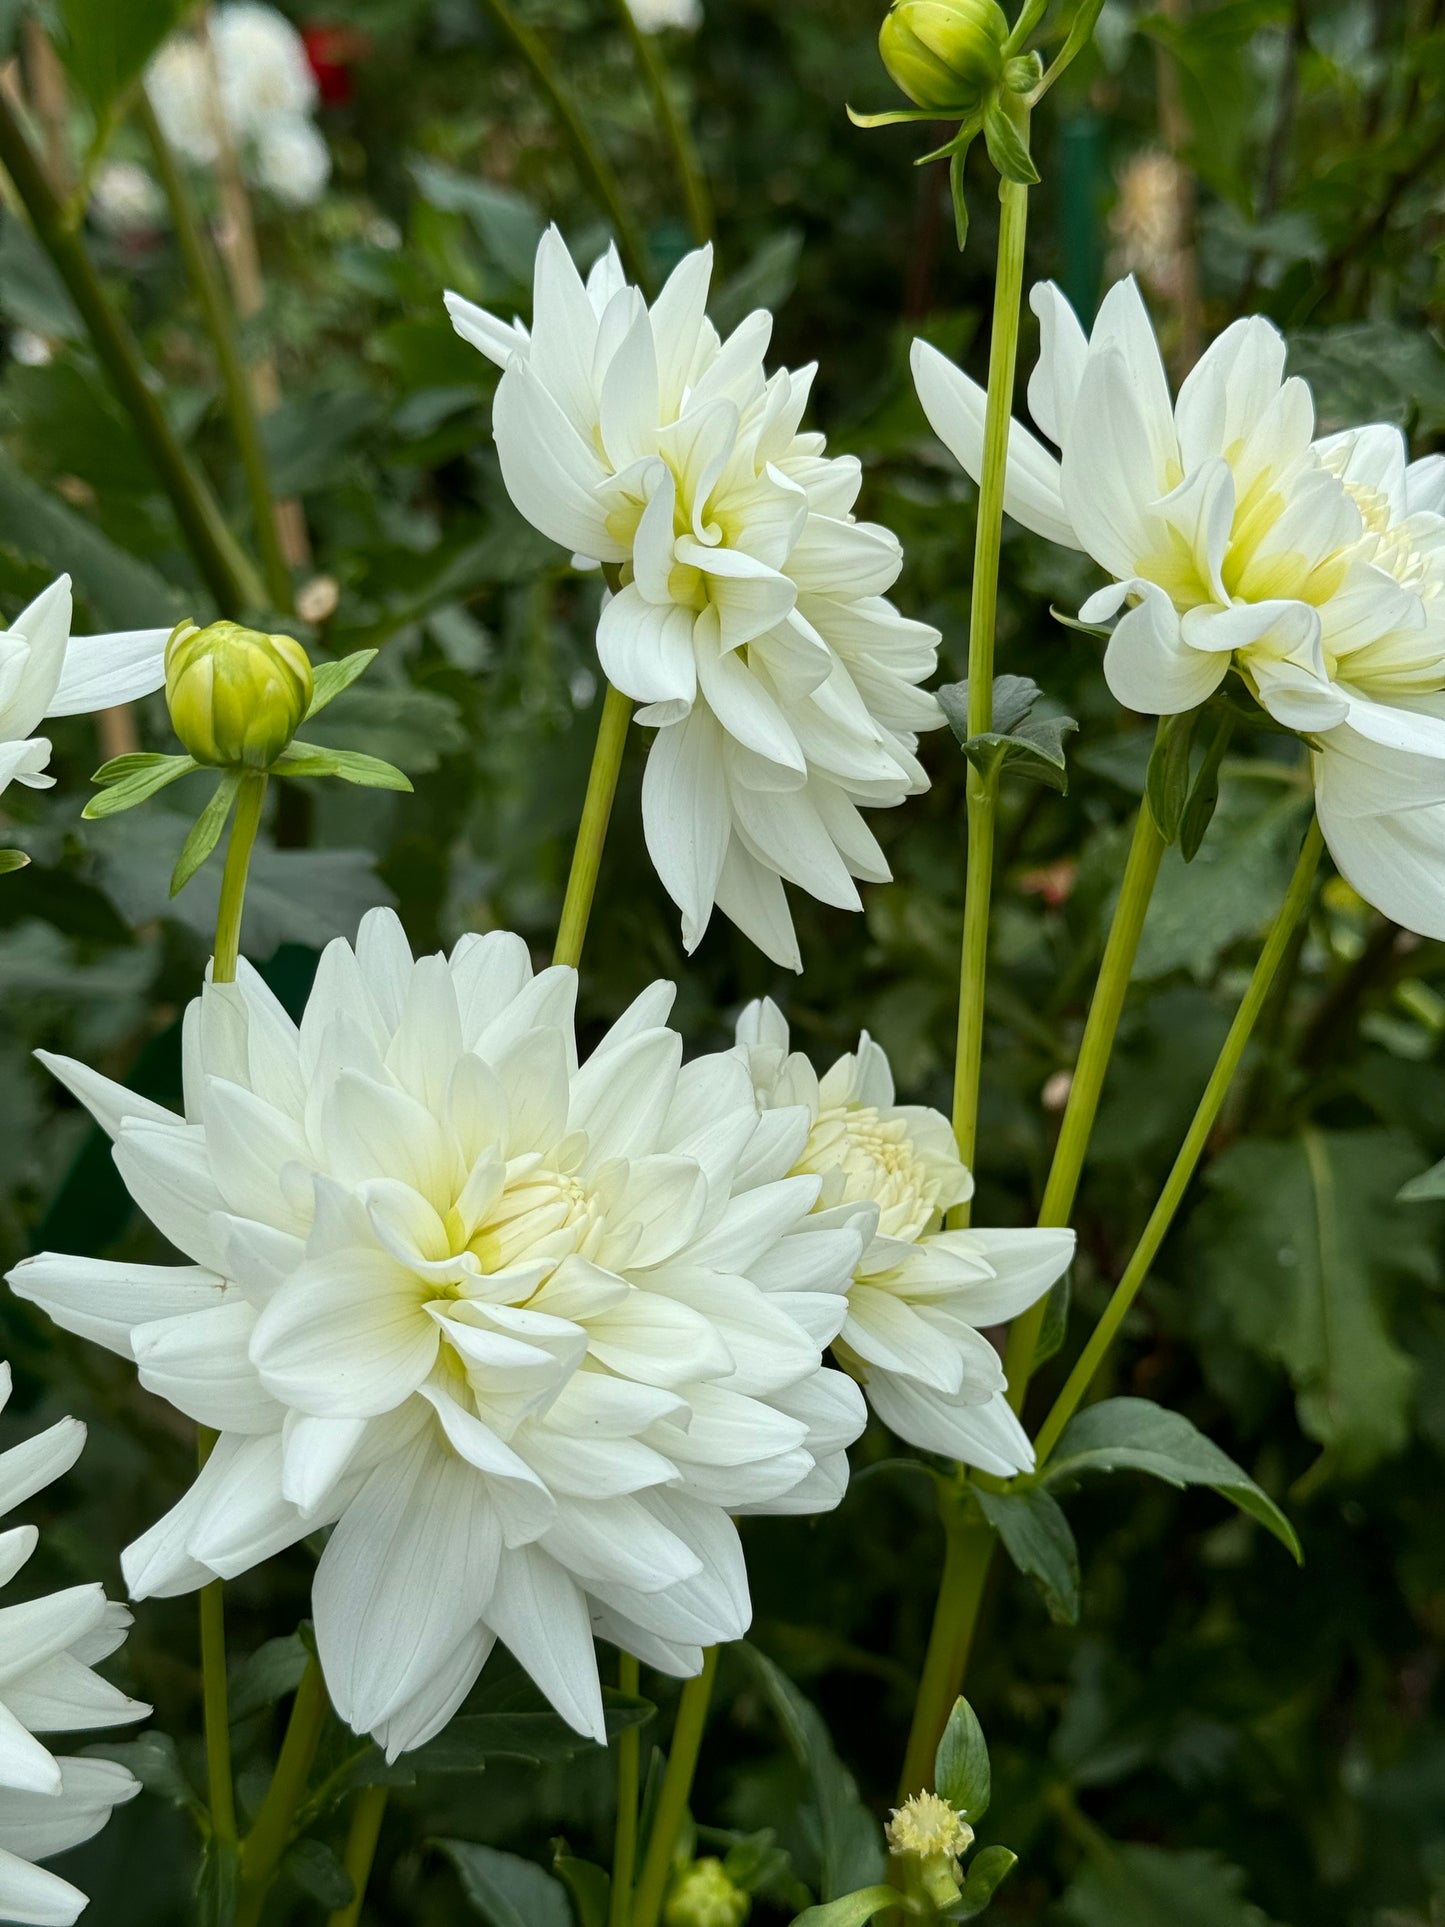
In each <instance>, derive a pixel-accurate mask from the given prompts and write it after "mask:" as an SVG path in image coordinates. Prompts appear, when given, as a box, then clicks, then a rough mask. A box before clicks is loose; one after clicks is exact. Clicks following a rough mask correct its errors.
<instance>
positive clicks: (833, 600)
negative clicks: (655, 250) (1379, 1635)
mask: <svg viewBox="0 0 1445 1927" xmlns="http://www.w3.org/2000/svg"><path fill="white" fill-rule="evenodd" d="M711 272H712V253H711V250H710V249H708V248H703V249H700V250H699V251H698V252H697V253H695V254H691V255H689V256H687V258H686V259H685V260H684V261H682V262H681V264H680V265H679V266H678V267H677V268H676V270H675V271H674V272H673V274H672V276H671V278H670V279H669V281H668V283H667V285H666V287H665V288H664V289H663V291H662V293H661V294H660V295H659V296H658V298H657V300H656V302H655V303H654V304H653V305H652V308H651V309H650V310H649V308H648V305H647V303H646V301H645V300H644V299H643V297H642V295H641V294H640V293H639V291H638V290H637V289H636V288H633V287H631V286H629V285H628V284H627V282H626V281H625V280H624V278H623V274H622V269H621V267H620V265H619V263H618V259H617V255H616V252H615V251H609V252H608V253H607V254H605V255H604V256H603V257H602V259H601V260H600V261H599V262H598V263H597V265H596V266H595V267H594V268H593V270H592V272H591V274H590V275H589V277H588V279H587V283H586V286H585V287H584V286H583V283H582V281H581V279H580V278H579V276H578V274H577V271H576V269H575V268H574V267H573V265H572V261H571V258H570V256H569V255H568V253H567V249H566V245H565V244H564V242H563V240H562V237H561V236H560V235H559V234H558V233H557V231H556V230H555V229H552V230H551V231H549V233H548V234H547V235H546V236H544V238H543V240H542V243H541V246H540V247H539V249H538V252H537V268H536V285H535V289H534V294H533V311H532V329H531V332H530V333H529V332H528V330H527V329H526V328H524V327H523V326H522V324H521V323H520V322H517V321H514V322H511V323H504V322H501V321H498V320H496V319H495V318H494V317H493V316H491V315H489V314H487V313H485V312H484V311H483V310H482V309H480V308H477V307H475V306H473V304H472V303H471V302H468V301H464V300H462V298H461V297H460V296H459V295H455V294H449V295H448V296H447V307H448V310H449V312H450V314H451V317H452V321H453V324H454V325H455V327H456V329H457V332H458V333H459V334H461V335H462V336H463V337H464V338H465V339H466V340H468V341H470V342H471V343H472V344H473V345H474V346H475V347H477V348H479V349H480V350H481V352H482V353H483V354H485V355H486V356H488V358H489V359H490V360H492V361H494V362H496V363H497V364H498V366H500V367H501V368H503V369H504V370H505V372H504V374H503V376H502V380H501V383H500V385H499V387H498V390H497V397H496V402H495V406H494V409H493V426H494V432H495V435H496V440H497V451H498V454H499V456H500V458H501V465H502V474H503V477H504V479H505V481H506V484H507V488H508V490H509V492H510V494H511V496H512V499H513V501H514V502H515V503H516V504H517V506H518V508H519V509H520V510H521V511H522V513H523V514H524V515H525V516H526V517H527V519H528V520H529V521H530V522H531V523H532V524H533V525H534V526H535V527H536V528H538V529H540V530H542V532H543V533H544V534H546V535H550V536H551V537H552V538H553V540H554V541H557V542H561V543H562V544H563V545H564V546H566V547H568V548H570V549H572V550H574V551H576V552H577V554H578V555H579V556H580V557H583V558H586V559H588V560H590V561H593V562H601V563H604V564H608V565H611V566H612V567H614V568H615V569H616V570H618V571H620V575H619V577H618V593H617V594H615V595H614V596H612V597H611V598H610V599H609V601H608V603H607V605H606V607H605V608H604V610H603V614H602V620H601V624H600V626H599V629H598V636H597V645H598V654H599V656H600V658H601V662H602V667H603V669H604V671H605V672H606V674H607V676H608V677H609V678H610V680H611V681H612V682H613V683H614V684H615V685H616V686H617V688H618V689H620V690H622V691H623V692H624V693H625V694H626V695H628V696H630V697H632V698H633V699H634V700H635V701H637V702H638V703H640V704H642V705H643V707H642V708H641V709H640V710H639V711H638V715H637V720H638V721H639V722H640V723H642V724H644V725H648V726H651V727H653V728H656V729H657V731H658V735H657V737H656V739H655V741H654V742H653V744H652V748H651V752H650V755H649V760H648V765H647V774H646V779H645V782H644V787H643V821H644V827H645V830H646V835H647V844H648V849H649V850H650V852H651V854H652V858H653V861H654V863H655V864H656V865H657V869H658V873H659V875H660V876H661V878H662V880H663V882H664V884H665V885H666V886H667V889H668V891H669V893H670V894H671V896H672V898H673V900H674V902H675V903H677V904H678V906H679V908H680V909H681V911H682V928H683V938H684V941H685V943H686V945H687V948H688V949H689V950H692V949H694V948H695V947H696V946H697V944H698V943H699V942H700V941H701V939H702V936H703V932H704V931H705V930H706V928H707V924H708V920H709V917H710V916H711V913H712V909H713V905H714V904H715V903H716V904H717V906H718V907H719V908H720V909H722V910H723V912H724V913H725V914H726V915H727V916H729V917H731V918H732V920H733V921H734V922H735V923H736V924H738V925H739V927H740V928H741V929H742V930H744V931H745V932H746V933H747V935H748V936H749V937H751V938H752V940H753V941H754V942H755V943H756V944H758V946H759V947H760V948H761V949H763V950H765V951H766V952H767V954H768V955H769V956H770V957H772V958H774V959H775V960H776V961H777V962H779V963H783V964H787V965H790V966H791V967H792V968H794V969H800V968H801V960H800V958H799V955H798V946H797V939H796V937H795V935H794V931H793V924H792V918H791V916H790V914H789V911H788V906H787V900H786V896H785V894H784V890H783V880H784V879H786V880H787V881H789V882H792V883H795V884H797V885H798V886H799V887H800V888H802V889H805V890H807V891H809V892H810V893H811V894H812V895H814V896H816V897H819V898H821V899H822V901H823V902H825V903H831V904H835V905H837V906H839V907H841V908H844V909H858V908H859V907H860V899H859V896H858V891H857V888H856V886H855V883H854V879H855V878H862V879H864V880H867V881H870V882H883V881H886V880H887V878H888V876H889V870H888V865H887V863H886V861H885V859H884V856H883V853H882V851H881V850H880V849H879V847H878V844H877V842H876V840H875V839H874V837H873V835H872V832H871V831H870V830H869V829H868V827H867V825H866V823H865V822H864V820H863V817H862V815H861V814H860V806H862V807H867V808H888V807H891V806H893V805H895V804H897V803H901V802H902V801H903V799H904V798H905V797H907V796H910V795H913V794H916V793H917V792H918V791H920V790H923V789H926V788H927V786H928V779H927V777H926V776H925V774H924V772H923V770H922V768H921V767H920V765H919V763H918V760H917V757H916V755H915V749H916V743H917V732H918V731H919V730H921V729H929V728H932V727H934V726H935V725H936V724H937V723H938V722H939V721H940V720H941V712H940V711H939V709H938V705H937V703H936V702H935V700H934V698H933V697H932V696H930V695H927V694H925V693H924V692H923V691H922V690H921V689H920V688H919V687H918V685H919V684H920V683H921V682H923V681H924V680H925V679H926V678H927V677H928V676H930V675H931V674H932V673H933V670H934V667H935V665H936V661H937V652H938V642H939V637H938V632H937V631H936V630H934V629H931V628H929V627H928V626H927V625H926V624H924V623H920V622H910V621H907V620H906V619H905V618H904V617H902V616H900V615H899V614H898V612H897V610H896V609H895V608H894V607H893V605H892V604H891V603H890V602H888V601H887V600H885V591H886V590H887V589H888V588H890V587H891V585H892V584H893V582H894V580H895V579H896V577H897V575H898V572H899V570H900V568H901V567H902V560H903V558H902V551H901V549H900V547H899V544H898V541H897V539H896V537H894V536H893V535H892V534H890V533H889V531H888V530H887V529H884V528H879V527H877V526H876V525H874V524H871V523H863V522H858V521H855V520H854V517H853V513H852V510H853V504H854V502H855V501H856V499H857V496H858V490H859V487H860V485H861V479H862V475H861V469H860V466H859V464H858V462H857V460H856V459H855V458H853V457H851V456H843V457H837V458H833V459H830V458H828V457H827V456H826V455H825V453H824V440H823V437H822V436H821V435H818V434H805V433H801V432H800V431H799V426H798V425H799V422H800V421H801V419H802V415H803V410H804V408H805V406H806V403H807V399H808V390H809V387H810V386H811V383H812V377H813V372H814V371H813V370H812V369H806V370H804V371H803V372H802V373H800V374H794V373H792V372H790V371H789V370H787V369H779V370H778V372H777V373H776V374H774V375H773V376H772V377H771V379H769V378H768V376H767V375H766V374H765V372H764V368H763V357H764V355H765V353H766V350H767V345H768V340H769V337H770V334H771V331H772V317H771V316H770V315H769V314H767V313H766V312H764V311H762V310H759V311H758V312H757V313H755V314H753V315H751V316H749V318H748V319H747V320H746V321H744V322H743V323H742V324H741V325H740V326H739V327H738V328H737V329H736V330H735V331H734V332H733V334H732V335H731V336H730V337H729V338H728V339H727V341H726V342H723V341H721V340H720V339H719V337H718V334H717V331H716V330H715V329H714V328H713V326H712V325H711V323H710V322H709V321H708V320H707V318H706V315H705V312H704V311H705V306H706V302H707V293H708V284H709V279H710V276H711Z"/></svg>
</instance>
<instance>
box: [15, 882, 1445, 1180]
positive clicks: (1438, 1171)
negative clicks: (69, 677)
mask: <svg viewBox="0 0 1445 1927" xmlns="http://www.w3.org/2000/svg"><path fill="white" fill-rule="evenodd" d="M12 854H14V855H18V854H19V852H18V851H15V852H12ZM1395 1195H1396V1197H1397V1199H1398V1201H1399V1202H1400V1203H1401V1204H1434V1203H1436V1202H1437V1201H1438V1200H1439V1199H1441V1198H1445V1158H1442V1159H1441V1160H1440V1162H1439V1163H1438V1164H1432V1165H1431V1166H1430V1169H1429V1170H1428V1171H1422V1172H1421V1173H1420V1175H1419V1176H1418V1177H1414V1178H1411V1179H1409V1180H1408V1182H1407V1183H1405V1184H1402V1185H1401V1186H1400V1189H1399V1191H1398V1192H1397V1193H1396V1194H1395Z"/></svg>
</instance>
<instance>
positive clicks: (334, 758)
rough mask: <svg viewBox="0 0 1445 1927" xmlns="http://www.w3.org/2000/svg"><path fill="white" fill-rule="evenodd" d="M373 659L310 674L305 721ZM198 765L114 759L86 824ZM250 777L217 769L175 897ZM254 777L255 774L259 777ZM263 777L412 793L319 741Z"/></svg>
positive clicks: (369, 761) (363, 652) (151, 757)
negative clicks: (336, 781)
mask: <svg viewBox="0 0 1445 1927" xmlns="http://www.w3.org/2000/svg"><path fill="white" fill-rule="evenodd" d="M376 653H377V652H376V651H375V650H374V649H358V650H357V651H356V652H355V653H354V654H352V655H349V656H344V657H342V659H341V660H340V661H339V662H328V663H323V664H322V665H321V666H320V667H319V668H318V669H317V670H316V672H315V676H314V688H313V693H312V697H311V705H310V707H309V709H308V710H307V711H306V718H305V720H306V721H307V722H310V720H311V718H312V717H313V716H316V715H318V714H319V713H320V711H321V710H323V709H325V708H326V706H327V704H328V703H331V702H334V701H335V699H336V698H337V697H338V696H339V695H340V694H341V693H342V691H343V690H345V689H349V688H350V686H351V685H352V683H354V682H355V681H356V679H357V677H358V676H359V675H360V674H361V673H362V671H363V670H364V669H365V668H367V667H368V665H369V664H370V663H372V662H373V661H374V660H375V658H376ZM201 767H202V765H201V764H200V763H198V762H197V761H196V759H195V757H193V756H164V755H159V754H156V753H154V752H149V751H142V752H140V753H137V754H134V755H129V756H116V757H114V758H112V760H111V761H110V762H108V763H107V764H105V765H104V767H103V768H101V769H98V770H97V771H96V773H95V777H94V779H93V780H94V781H95V782H96V783H97V784H99V785H100V794H99V795H97V796H92V797H91V799H90V801H89V802H88V803H87V804H86V806H85V808H84V810H83V811H82V812H81V814H82V816H85V817H88V818H90V819H91V820H94V819H96V818H100V817H107V816H119V815H120V813H121V812H122V811H123V810H131V809H134V808H135V807H136V805H137V804H138V803H144V802H146V801H148V800H149V798H151V797H152V796H155V795H157V794H158V793H159V792H160V791H161V790H163V789H165V788H167V787H168V786H169V785H170V784H172V783H174V782H176V781H177V780H178V779H179V778H180V777H182V776H189V775H190V773H191V771H192V770H196V769H200V768H201ZM250 773H251V772H247V771H243V770H239V769H227V770H222V771H221V773H220V781H219V782H218V783H217V785H216V789H215V793H214V794H213V795H212V797H211V800H210V802H209V803H207V804H206V806H205V808H204V809H203V810H202V811H201V813H200V815H199V816H198V817H197V818H196V820H195V822H194V824H193V825H192V826H191V832H190V835H189V836H188V837H187V838H186V840H185V843H184V844H183V845H182V848H181V853H180V856H179V857H178V859H177V861H176V867H175V871H174V873H173V874H172V877H171V895H172V896H173V897H174V896H178V895H179V894H180V892H181V891H182V890H183V889H184V888H185V887H186V885H187V884H188V883H189V882H190V880H191V878H192V877H193V876H194V875H195V874H196V872H197V870H199V869H200V867H201V865H202V864H203V863H204V862H205V860H206V858H207V857H208V856H209V855H210V854H211V852H212V851H213V850H214V849H215V847H216V845H217V844H218V843H219V842H220V840H221V835H222V833H223V831H224V830H225V827H226V823H227V821H228V819H229V818H230V814H231V810H232V807H233V806H234V804H235V801H236V796H237V793H238V792H239V790H240V787H241V784H242V783H243V782H244V781H245V780H246V777H247V775H248V774H250ZM254 773H255V774H258V775H259V774H261V773H262V772H260V771H257V772H254ZM265 774H268V775H270V774H275V775H277V776H289V777H309V776H337V777H340V779H341V780H342V782H344V783H355V784H358V785H359V786H360V787H362V788H363V789H383V790H409V789H410V788H411V780H410V778H409V777H407V776H405V775H404V774H403V773H402V771H401V770H399V769H397V768H396V766H395V765H394V764H392V763H387V762H383V761H382V759H381V758H380V757H379V756H367V755H364V754H363V753H362V752H361V751H359V750H352V749H327V748H324V747H323V746H322V745H320V744H318V743H303V742H300V741H292V742H290V743H288V744H287V746H286V748H285V749H283V750H282V752H281V754H280V755H279V756H278V757H277V759H276V761H275V762H274V763H273V764H272V765H271V768H270V770H269V771H267V772H265ZM12 867H18V866H12Z"/></svg>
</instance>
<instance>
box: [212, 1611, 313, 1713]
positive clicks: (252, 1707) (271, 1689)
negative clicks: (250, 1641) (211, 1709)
mask: <svg viewBox="0 0 1445 1927" xmlns="http://www.w3.org/2000/svg"><path fill="white" fill-rule="evenodd" d="M309 1657H310V1655H309V1652H308V1650H307V1647H306V1642H305V1641H304V1640H303V1639H302V1638H301V1636H300V1634H299V1633H287V1634H286V1635H285V1637H284V1638H281V1639H268V1640H266V1641H265V1642H264V1643H263V1644H262V1645H260V1646H258V1647H257V1648H256V1650H255V1652H254V1653H252V1654H250V1655H249V1657H248V1658H247V1659H246V1661H245V1663H244V1665H243V1666H242V1667H241V1669H240V1671H239V1672H238V1673H237V1674H236V1677H235V1678H234V1679H233V1680H232V1681H231V1692H230V1714H231V1721H232V1724H234V1723H235V1722H236V1721H237V1720H244V1719H247V1718H249V1716H250V1715H251V1714H252V1713H259V1712H261V1711H262V1710H263V1708H265V1707H267V1706H274V1705H275V1704H276V1702H277V1700H279V1699H284V1698H285V1697H286V1695H287V1694H288V1693H294V1692H295V1690H296V1688H297V1687H298V1686H299V1685H300V1684H301V1675H302V1674H303V1673H304V1672H305V1671H306V1662H307V1659H308V1658H309Z"/></svg>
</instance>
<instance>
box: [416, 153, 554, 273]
mask: <svg viewBox="0 0 1445 1927" xmlns="http://www.w3.org/2000/svg"><path fill="white" fill-rule="evenodd" d="M411 175H412V179H413V180H414V181H415V182H416V184H417V187H418V189H419V190H420V192H421V195H422V198H423V199H424V200H427V201H430V203H431V205H432V206H433V207H437V208H440V209H441V210H442V212H443V213H445V214H465V215H466V217H467V219H468V220H469V221H470V222H471V224H472V226H473V227H474V228H475V229H476V232H477V237H478V239H479V240H480V241H481V243H482V246H483V247H484V248H485V249H486V251H487V253H488V254H489V255H490V256H491V258H492V260H493V261H494V262H495V263H496V265H497V266H498V267H499V268H501V269H502V270H503V272H504V273H506V274H508V275H510V277H511V278H512V280H513V281H515V282H516V283H517V285H518V286H519V287H523V288H530V287H531V285H532V270H533V267H534V265H535V263H536V258H537V243H538V242H539V241H540V240H541V238H542V221H541V217H540V216H539V214H538V213H537V210H536V209H535V208H534V207H533V206H532V204H531V202H530V201H528V200H527V199H525V197H524V196H522V195H521V194H519V193H517V191H516V189H515V188H510V187H499V186H498V185H497V183H496V182H495V181H488V180H485V179H483V178H482V176H481V175H479V174H472V173H467V174H463V173H460V172H459V171H458V170H457V169H455V168H451V167H446V166H444V165H443V164H442V163H441V162H440V161H431V160H414V161H413V162H412V163H411Z"/></svg>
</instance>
